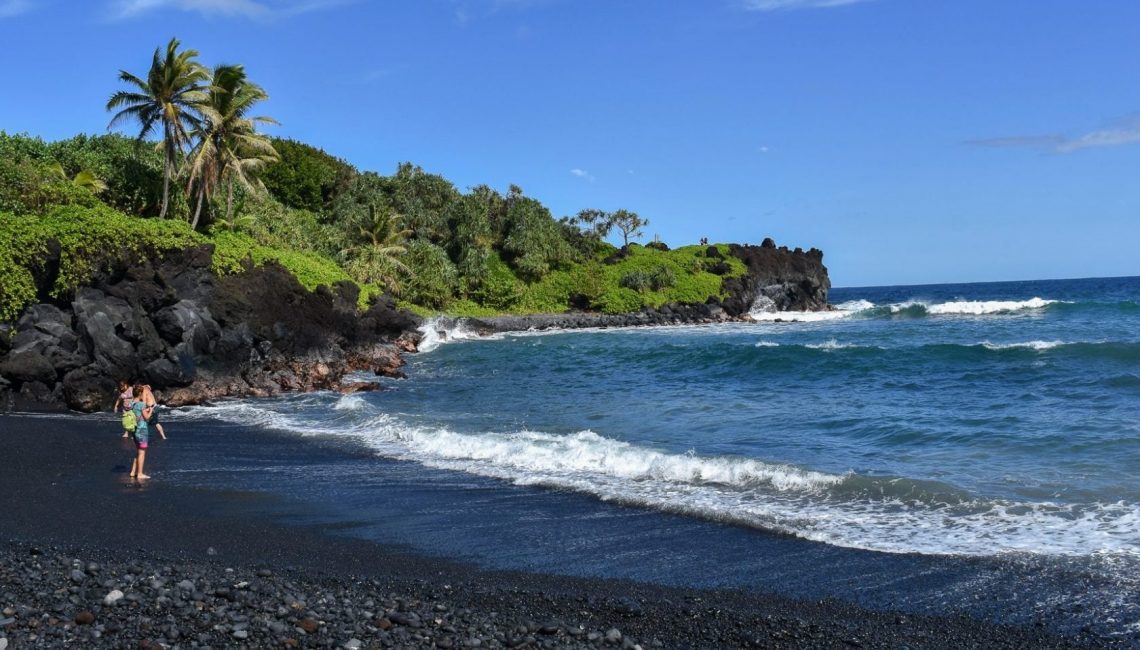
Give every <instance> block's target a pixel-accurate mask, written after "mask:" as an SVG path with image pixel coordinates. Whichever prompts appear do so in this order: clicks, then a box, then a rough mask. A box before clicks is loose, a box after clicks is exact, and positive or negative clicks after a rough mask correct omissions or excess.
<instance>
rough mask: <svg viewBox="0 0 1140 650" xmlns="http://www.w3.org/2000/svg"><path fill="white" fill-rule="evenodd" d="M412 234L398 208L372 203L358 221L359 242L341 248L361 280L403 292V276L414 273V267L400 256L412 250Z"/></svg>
mask: <svg viewBox="0 0 1140 650" xmlns="http://www.w3.org/2000/svg"><path fill="white" fill-rule="evenodd" d="M411 234H412V231H411V230H409V229H407V228H404V227H403V225H402V219H401V217H400V215H399V214H397V213H396V212H394V211H392V210H377V209H376V208H375V207H374V206H371V205H370V206H368V217H367V220H365V221H364V222H363V223H358V224H356V233H355V237H354V239H355V242H354V243H353V244H352V245H351V246H349V247H348V248H346V249H344V250H343V251H341V256H342V257H344V258H345V259H346V260H347V262H346V264H345V267H344V268H345V270H346V271H348V273H349V275H351V276H353V278H355V279H356V280H357V281H358V282H364V283H368V282H374V283H378V284H382V285H384V286H385V287H386V288H388V289H389V290H390V291H392V293H396V294H398V293H400V289H401V282H400V280H401V277H403V276H408V275H411V269H409V268H408V266H407V265H406V264H404V263H403V262H401V261H400V259H399V258H400V256H402V255H403V254H404V253H406V252H407V251H408V249H407V246H406V244H407V238H408V236H409V235H411Z"/></svg>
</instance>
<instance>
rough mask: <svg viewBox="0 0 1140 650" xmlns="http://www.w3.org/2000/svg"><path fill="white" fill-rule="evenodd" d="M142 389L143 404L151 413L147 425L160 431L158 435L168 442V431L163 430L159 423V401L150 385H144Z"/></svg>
mask: <svg viewBox="0 0 1140 650" xmlns="http://www.w3.org/2000/svg"><path fill="white" fill-rule="evenodd" d="M142 389H143V403H144V404H146V405H147V406H148V407H149V408H150V412H151V415H150V416H149V418H148V419H147V421H146V423H147V424H148V425H149V426H152V427H154V428H155V429H156V430H158V435H160V436H162V439H163V440H166V431H164V430H163V428H162V424H160V423H159V421H158V400H156V399H155V398H154V392H153V391H152V390H151V389H150V384H142Z"/></svg>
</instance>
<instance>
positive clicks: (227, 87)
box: [187, 65, 278, 228]
mask: <svg viewBox="0 0 1140 650" xmlns="http://www.w3.org/2000/svg"><path fill="white" fill-rule="evenodd" d="M268 98H269V95H268V94H267V93H266V92H265V90H264V89H262V87H261V86H258V85H257V84H255V83H251V82H250V81H249V79H248V78H247V77H246V74H245V68H244V67H242V66H240V65H219V66H217V67H216V68H214V74H213V80H212V82H211V84H210V86H209V88H208V90H207V96H206V100H205V101H204V102H203V103H202V104H201V105H200V106H199V110H200V111H201V113H202V116H203V119H202V120H201V122H200V123H199V124H198V128H197V129H196V130H195V132H194V134H195V136H197V138H198V144H197V145H196V146H195V147H194V150H193V151H192V152H191V153H190V173H189V178H188V186H187V191H188V192H189V191H190V189H191V188H195V187H196V189H197V198H198V205H197V207H196V208H195V209H194V219H193V222H192V223H193V227H194V228H197V227H198V221H199V218H200V217H201V214H202V206H203V205H206V204H208V203H209V202H210V198H211V197H212V196H213V195H214V193H215V192H216V191H217V189H218V186H219V184H221V183H226V186H227V189H226V216H225V220H226V221H227V222H229V221H231V217H232V214H233V199H234V186H235V185H241V186H242V187H243V188H244V189H245V190H246V191H248V192H250V193H264V192H265V186H264V185H263V184H262V182H261V181H260V180H259V179H258V178H257V177H256V176H254V174H255V173H256V172H257V171H260V170H261V169H263V168H264V167H265V165H267V164H268V163H271V162H274V161H276V160H278V156H277V152H276V151H275V150H274V149H273V145H272V144H271V143H270V142H269V138H267V137H266V136H265V135H263V134H261V133H258V132H257V125H259V124H277V120H274V119H273V118H271V117H264V116H260V117H249V116H248V115H249V112H250V110H252V108H253V106H254V105H255V104H257V103H258V102H261V101H263V100H266V99H268Z"/></svg>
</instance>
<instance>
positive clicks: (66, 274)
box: [0, 205, 206, 321]
mask: <svg viewBox="0 0 1140 650" xmlns="http://www.w3.org/2000/svg"><path fill="white" fill-rule="evenodd" d="M53 240H54V241H57V242H59V246H60V263H59V275H58V276H57V278H56V282H55V285H54V286H53V287H51V289H50V293H51V295H53V296H57V297H62V296H66V295H68V294H70V293H72V292H74V291H75V289H76V288H78V287H79V286H81V285H83V284H84V283H86V282H89V281H90V280H91V278H92V276H93V275H94V274H95V273H96V272H98V271H100V270H104V269H107V268H108V267H110V266H111V265H112V264H114V263H116V262H121V261H123V260H130V259H131V258H132V257H133V256H139V255H157V256H161V255H162V254H163V253H164V252H165V251H170V250H174V249H180V248H186V247H188V246H194V245H198V244H202V243H205V241H206V240H205V238H203V237H202V236H200V235H197V234H195V233H194V232H193V231H191V230H190V226H189V225H188V224H186V223H185V222H181V221H168V220H163V221H160V220H157V219H138V218H134V217H128V216H126V215H124V214H122V213H121V212H117V211H115V210H112V209H111V208H108V207H106V206H102V205H101V206H97V207H84V206H74V205H71V206H57V207H55V208H51V209H50V210H48V212H47V214H46V215H44V216H42V217H41V216H16V215H13V214H10V213H7V214H5V213H0V289H2V291H0V321H10V320H13V319H14V318H16V317H17V316H19V314H20V312H21V311H23V309H24V308H25V307H27V306H28V305H29V304H31V303H32V302H33V301H34V300H35V299H36V297H37V296H36V287H35V282H34V279H33V272H34V271H35V270H37V269H39V268H41V267H42V265H43V262H44V260H45V259H46V258H47V255H48V245H49V242H50V241H53Z"/></svg>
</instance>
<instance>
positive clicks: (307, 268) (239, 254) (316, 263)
mask: <svg viewBox="0 0 1140 650" xmlns="http://www.w3.org/2000/svg"><path fill="white" fill-rule="evenodd" d="M212 241H213V243H214V259H213V266H214V272H215V273H217V274H219V275H226V274H233V273H240V272H241V271H242V270H243V269H244V268H245V265H246V264H252V265H254V266H260V265H262V264H265V263H266V262H269V261H273V262H277V263H278V264H280V265H281V266H283V267H285V269H286V270H288V271H289V272H290V273H292V274H293V276H294V277H296V278H297V281H298V282H300V283H301V284H302V285H303V286H304V287H305V288H306V289H308V290H310V291H312V290H313V289H316V288H317V287H318V286H320V285H322V284H323V285H325V286H332V285H333V284H335V283H337V282H341V281H343V280H349V281H351V278H350V277H349V276H348V274H347V273H345V271H344V269H342V268H341V267H340V265H338V264H337V263H336V262H334V261H332V260H330V259H328V258H327V257H322V256H320V255H317V254H315V253H307V252H304V251H291V250H283V249H278V248H270V247H269V246H263V245H261V244H259V243H257V241H256V240H254V239H253V238H252V237H250V236H248V235H244V234H242V233H236V232H216V233H214V235H213V237H212Z"/></svg>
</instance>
